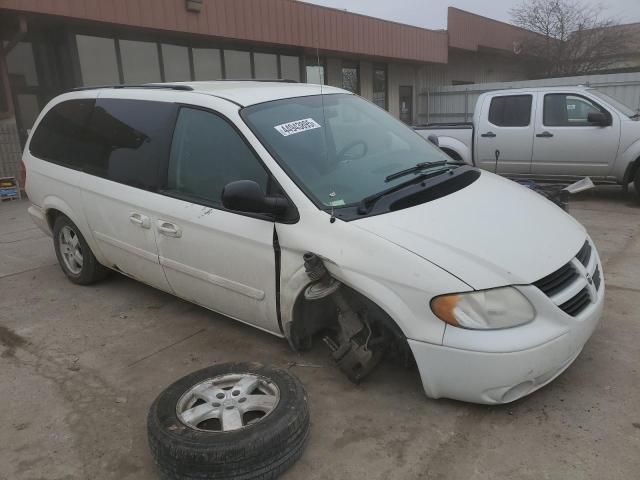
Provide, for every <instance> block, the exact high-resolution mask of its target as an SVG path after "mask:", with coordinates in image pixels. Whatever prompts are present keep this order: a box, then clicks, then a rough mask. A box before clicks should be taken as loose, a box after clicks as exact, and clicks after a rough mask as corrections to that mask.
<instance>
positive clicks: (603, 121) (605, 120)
mask: <svg viewBox="0 0 640 480" xmlns="http://www.w3.org/2000/svg"><path fill="white" fill-rule="evenodd" d="M587 121H588V122H589V123H594V124H596V125H599V126H601V127H608V126H609V125H611V119H610V118H609V116H608V115H606V114H604V113H602V112H591V113H590V114H589V115H587Z"/></svg>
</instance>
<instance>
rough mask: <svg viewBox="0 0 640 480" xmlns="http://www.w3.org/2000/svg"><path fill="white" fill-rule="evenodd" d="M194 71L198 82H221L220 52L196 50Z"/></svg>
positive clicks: (209, 49)
mask: <svg viewBox="0 0 640 480" xmlns="http://www.w3.org/2000/svg"><path fill="white" fill-rule="evenodd" d="M193 70H194V74H195V77H196V78H195V79H196V80H219V79H221V78H222V77H223V75H222V62H221V57H220V50H218V49H216V48H194V49H193Z"/></svg>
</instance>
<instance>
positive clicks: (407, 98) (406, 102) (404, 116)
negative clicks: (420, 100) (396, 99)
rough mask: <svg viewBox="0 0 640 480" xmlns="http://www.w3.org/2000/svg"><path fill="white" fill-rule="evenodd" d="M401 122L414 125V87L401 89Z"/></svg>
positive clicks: (402, 87)
mask: <svg viewBox="0 0 640 480" xmlns="http://www.w3.org/2000/svg"><path fill="white" fill-rule="evenodd" d="M400 120H402V121H403V122H404V123H406V124H407V125H411V124H412V123H413V87H411V86H401V87H400Z"/></svg>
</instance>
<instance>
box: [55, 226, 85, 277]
mask: <svg viewBox="0 0 640 480" xmlns="http://www.w3.org/2000/svg"><path fill="white" fill-rule="evenodd" d="M58 244H59V247H60V253H61V254H62V260H63V262H64V265H65V267H67V270H69V271H70V272H71V273H73V274H74V275H79V274H80V272H82V265H83V256H82V245H81V244H80V238H79V237H78V234H77V233H76V231H75V230H74V229H73V228H71V227H69V226H68V225H65V226H64V227H62V229H61V230H60V233H59V234H58Z"/></svg>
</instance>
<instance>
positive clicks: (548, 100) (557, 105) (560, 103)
mask: <svg viewBox="0 0 640 480" xmlns="http://www.w3.org/2000/svg"><path fill="white" fill-rule="evenodd" d="M590 113H605V111H604V110H603V109H601V108H600V107H598V106H597V105H596V104H595V103H593V102H591V101H590V100H588V99H586V98H584V97H579V96H577V95H569V94H565V93H560V94H558V93H554V94H550V95H545V97H544V125H545V126H548V127H590V126H593V124H592V123H590V122H589V120H588V117H589V114H590Z"/></svg>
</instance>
